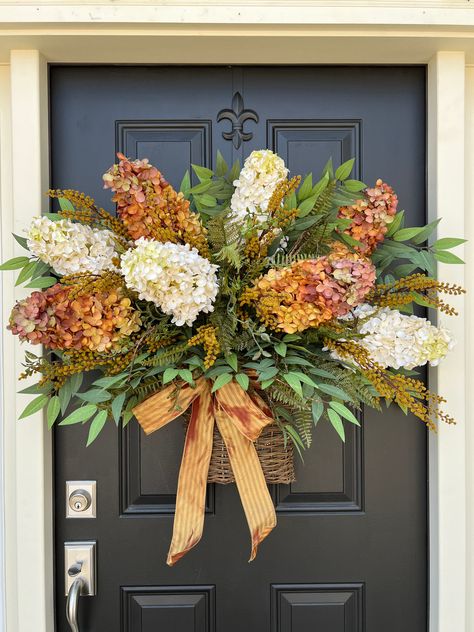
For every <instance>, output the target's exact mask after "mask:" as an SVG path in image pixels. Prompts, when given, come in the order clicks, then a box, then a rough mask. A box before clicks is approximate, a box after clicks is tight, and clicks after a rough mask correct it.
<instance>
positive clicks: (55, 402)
mask: <svg viewBox="0 0 474 632" xmlns="http://www.w3.org/2000/svg"><path fill="white" fill-rule="evenodd" d="M60 412H61V403H60V401H59V397H58V396H57V395H53V397H51V399H50V400H49V403H48V408H47V411H46V419H47V421H48V428H52V427H53V425H54V422H55V421H56V419H57V417H58V415H59V413H60Z"/></svg>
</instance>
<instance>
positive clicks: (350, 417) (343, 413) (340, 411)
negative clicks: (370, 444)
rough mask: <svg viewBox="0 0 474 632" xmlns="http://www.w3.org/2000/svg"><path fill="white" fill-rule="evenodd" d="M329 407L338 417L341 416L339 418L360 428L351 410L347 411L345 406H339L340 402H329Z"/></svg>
mask: <svg viewBox="0 0 474 632" xmlns="http://www.w3.org/2000/svg"><path fill="white" fill-rule="evenodd" d="M329 406H331V408H332V409H333V410H335V411H336V412H337V413H338V414H339V415H341V417H344V419H347V421H350V422H351V424H355V425H356V426H360V423H359V420H358V419H357V417H356V416H355V415H354V414H353V413H352V411H351V410H349V409H348V408H347V407H346V406H344V404H341V403H340V402H334V401H331V402H329Z"/></svg>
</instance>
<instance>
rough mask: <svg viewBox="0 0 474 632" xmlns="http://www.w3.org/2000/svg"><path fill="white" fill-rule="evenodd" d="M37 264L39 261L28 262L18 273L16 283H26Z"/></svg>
mask: <svg viewBox="0 0 474 632" xmlns="http://www.w3.org/2000/svg"><path fill="white" fill-rule="evenodd" d="M36 264H37V261H30V262H29V263H27V264H26V266H25V267H24V268H23V270H22V271H21V272H20V274H19V275H18V278H17V280H16V283H15V285H21V283H24V282H25V281H27V280H28V279H29V278H30V277H31V275H32V274H33V272H34V269H35V268H36Z"/></svg>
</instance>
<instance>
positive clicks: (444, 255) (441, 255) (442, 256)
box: [434, 250, 464, 263]
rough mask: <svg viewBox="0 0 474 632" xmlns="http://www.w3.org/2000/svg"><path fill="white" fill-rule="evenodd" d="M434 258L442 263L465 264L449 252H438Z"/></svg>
mask: <svg viewBox="0 0 474 632" xmlns="http://www.w3.org/2000/svg"><path fill="white" fill-rule="evenodd" d="M434 257H435V259H436V260H437V261H439V262H440V263H464V261H463V260H462V259H461V258H460V257H458V256H457V255H455V254H453V253H452V252H448V251H447V250H437V251H436V252H435V253H434Z"/></svg>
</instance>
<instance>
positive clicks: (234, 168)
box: [228, 159, 240, 182]
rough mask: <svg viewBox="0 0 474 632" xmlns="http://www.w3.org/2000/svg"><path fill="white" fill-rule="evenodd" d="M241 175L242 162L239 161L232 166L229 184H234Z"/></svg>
mask: <svg viewBox="0 0 474 632" xmlns="http://www.w3.org/2000/svg"><path fill="white" fill-rule="evenodd" d="M239 173H240V162H239V160H238V159H237V160H236V161H235V162H234V164H233V165H232V169H231V170H230V172H229V176H228V180H229V182H233V181H234V180H237V178H238V177H239Z"/></svg>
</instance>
